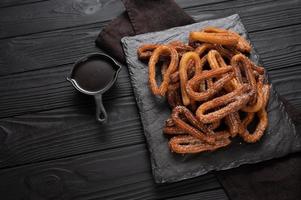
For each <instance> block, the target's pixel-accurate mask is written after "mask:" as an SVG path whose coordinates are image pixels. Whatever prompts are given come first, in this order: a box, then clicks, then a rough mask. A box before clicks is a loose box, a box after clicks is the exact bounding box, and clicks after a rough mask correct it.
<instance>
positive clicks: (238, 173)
mask: <svg viewBox="0 0 301 200" xmlns="http://www.w3.org/2000/svg"><path fill="white" fill-rule="evenodd" d="M280 99H281V100H282V102H283V103H284V105H285V107H286V110H287V112H288V114H289V115H290V117H291V119H293V121H294V124H295V125H296V130H297V132H298V131H299V132H298V134H301V133H300V131H301V111H298V110H297V109H295V108H294V107H293V106H292V105H291V104H290V103H289V102H288V101H287V100H286V99H285V98H283V97H282V96H280ZM215 174H216V175H217V178H218V179H219V181H220V182H221V184H222V185H223V186H224V189H225V190H226V192H227V194H228V196H229V197H230V199H231V200H241V199H244V200H297V199H301V152H299V153H294V154H290V155H288V156H286V157H283V158H279V159H273V160H269V161H265V162H262V163H258V164H253V165H244V166H241V167H238V168H236V169H230V170H226V171H220V172H216V173H215Z"/></svg>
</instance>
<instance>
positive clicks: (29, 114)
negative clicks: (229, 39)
mask: <svg viewBox="0 0 301 200" xmlns="http://www.w3.org/2000/svg"><path fill="white" fill-rule="evenodd" d="M176 2H177V3H178V4H179V5H180V6H181V7H182V8H184V10H185V11H186V12H187V13H188V14H190V15H192V16H197V15H198V16H201V18H203V19H204V20H205V19H210V18H218V17H223V16H227V15H230V14H234V13H238V14H239V15H240V17H241V19H242V22H243V23H244V25H245V27H246V29H247V31H248V32H249V36H250V39H251V42H252V43H253V44H254V46H255V48H256V50H257V52H258V53H259V55H260V57H261V60H262V61H263V64H264V66H265V67H266V68H267V69H268V71H269V75H270V78H271V81H272V83H273V84H274V86H275V88H276V90H277V91H278V92H279V93H280V94H281V95H282V96H283V97H285V98H286V99H287V100H288V101H289V102H290V103H291V104H292V105H293V106H295V109H296V110H300V111H301V36H300V35H301V34H300V33H301V12H300V11H301V3H300V1H299V0H288V1H285V0H283V1H271V0H263V1H226V0H213V1H209V0H203V1H199V0H177V1H176ZM123 10H124V8H123V6H122V3H121V2H120V1H119V0H112V1H104V0H103V1H102V0H99V1H97V0H89V1H88V0H86V1H85V0H64V1H59V0H2V1H1V2H0V47H1V48H0V199H5V200H6V199H177V200H179V199H204V200H207V199H227V196H226V194H225V192H224V190H223V189H222V187H221V185H220V183H219V182H218V181H217V178H216V177H215V175H214V174H212V173H210V174H207V175H205V176H201V177H198V178H194V179H190V180H187V181H183V182H179V183H174V184H166V185H156V184H155V183H154V181H153V179H152V174H151V170H150V162H149V155H148V152H147V150H146V146H145V139H144V136H143V131H142V127H141V122H140V119H139V114H138V110H137V107H136V102H135V99H134V97H133V91H132V88H131V84H130V81H129V76H128V72H127V69H126V68H125V67H123V69H122V70H121V73H120V76H119V79H118V81H117V84H116V85H115V87H114V88H113V89H112V90H110V91H109V92H107V93H106V95H105V97H104V101H105V106H106V107H107V111H108V115H109V118H110V120H109V123H108V124H107V125H103V126H101V125H99V124H98V123H97V122H96V121H95V118H94V112H95V111H94V109H95V106H94V101H93V98H90V97H87V96H84V95H81V94H79V93H78V92H77V91H75V90H74V89H73V87H72V86H71V84H70V83H69V82H67V81H66V76H68V74H69V72H70V70H71V67H72V63H73V62H74V61H75V60H77V59H78V58H80V57H82V56H84V55H85V54H87V53H92V52H99V51H100V50H99V49H98V48H96V47H95V44H94V40H95V39H96V37H97V35H98V33H99V32H100V30H101V28H102V27H104V26H105V25H106V24H107V23H108V22H109V21H110V20H112V19H113V18H115V17H116V16H118V15H119V14H121V13H122V11H123ZM288 87H289V88H290V90H287V89H285V88H288ZM120 113H128V117H127V118H124V117H121V116H120Z"/></svg>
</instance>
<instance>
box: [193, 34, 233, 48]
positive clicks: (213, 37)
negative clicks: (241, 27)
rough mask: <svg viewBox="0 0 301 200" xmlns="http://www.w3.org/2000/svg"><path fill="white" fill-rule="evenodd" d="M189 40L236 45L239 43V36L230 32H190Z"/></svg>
mask: <svg viewBox="0 0 301 200" xmlns="http://www.w3.org/2000/svg"><path fill="white" fill-rule="evenodd" d="M189 41H191V42H194V41H200V42H206V43H212V44H219V45H229V46H236V45H237V43H238V38H237V36H235V35H233V34H230V33H206V32H190V34H189Z"/></svg>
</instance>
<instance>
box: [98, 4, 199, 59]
mask: <svg viewBox="0 0 301 200" xmlns="http://www.w3.org/2000/svg"><path fill="white" fill-rule="evenodd" d="M122 2H123V4H124V6H125V8H126V11H125V12H124V13H122V14H121V15H120V16H119V17H117V18H116V19H114V20H112V22H111V23H110V24H109V25H108V26H106V27H105V28H104V29H103V30H102V31H101V32H100V34H99V35H98V37H97V39H96V41H95V42H96V45H97V46H98V47H99V48H101V49H103V50H104V51H106V52H107V53H108V54H109V55H111V56H113V57H114V58H116V59H117V60H118V61H120V62H122V63H125V62H126V61H125V56H124V53H123V49H122V45H121V43H120V40H121V38H123V37H124V36H132V35H137V34H141V33H146V32H154V31H160V30H164V29H168V28H172V27H176V26H183V25H186V24H191V23H194V20H193V19H192V18H191V17H190V16H188V15H187V14H186V13H185V12H184V11H183V9H181V8H180V7H179V6H178V5H177V4H176V3H175V2H174V1H173V0H144V1H141V0H122Z"/></svg>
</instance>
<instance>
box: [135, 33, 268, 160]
mask: <svg viewBox="0 0 301 200" xmlns="http://www.w3.org/2000/svg"><path fill="white" fill-rule="evenodd" d="M250 51H251V45H250V44H249V42H248V41H247V40H246V39H244V38H243V37H242V36H240V35H239V34H237V33H235V32H233V31H230V30H225V29H221V28H217V27H206V28H204V29H202V30H200V31H196V32H191V33H190V35H189V44H185V43H183V42H181V41H172V42H170V43H168V44H145V45H142V46H141V47H139V48H138V50H137V54H138V58H139V59H141V60H144V61H147V60H148V61H149V63H148V65H149V86H150V90H151V92H152V93H153V94H154V95H160V96H165V98H166V100H167V102H168V104H169V106H170V108H171V109H172V113H171V116H170V118H168V119H167V120H166V122H165V125H164V127H163V133H164V134H165V135H166V136H172V137H171V138H170V139H169V147H170V149H171V151H172V152H175V153H180V154H186V153H200V152H204V151H214V150H217V149H219V148H222V147H225V146H227V145H229V144H230V143H231V140H230V138H234V137H236V136H237V135H239V136H240V137H242V138H243V140H244V141H245V142H248V143H254V142H256V141H258V140H260V138H261V137H262V136H263V134H264V131H265V129H266V128H267V126H268V115H267V112H266V108H265V107H266V104H267V102H268V96H269V89H270V86H269V85H268V84H267V83H266V82H265V80H264V73H265V70H264V68H263V67H259V66H257V65H256V64H254V63H253V62H252V61H251V60H250V59H249V58H248V57H247V56H246V55H245V54H248V53H249V52H250ZM159 64H161V76H162V83H161V84H160V85H159V86H158V85H157V82H156V65H159ZM242 113H244V114H245V117H244V118H243V119H240V115H241V114H242ZM255 115H257V116H258V118H259V122H258V124H257V127H256V130H255V131H254V133H250V132H249V130H248V126H249V124H250V123H252V122H254V119H255ZM224 125H226V126H224Z"/></svg>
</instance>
